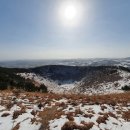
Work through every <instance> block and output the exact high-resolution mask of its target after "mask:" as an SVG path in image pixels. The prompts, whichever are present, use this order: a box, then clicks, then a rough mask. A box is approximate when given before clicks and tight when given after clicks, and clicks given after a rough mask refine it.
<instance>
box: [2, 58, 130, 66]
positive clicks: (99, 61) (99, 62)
mask: <svg viewBox="0 0 130 130" xmlns="http://www.w3.org/2000/svg"><path fill="white" fill-rule="evenodd" d="M43 65H69V66H124V67H129V68H130V57H127V58H118V59H110V58H109V59H108V58H95V59H94V58H92V59H91V58H90V59H69V60H17V61H4V62H0V66H1V67H10V68H31V67H32V68H33V67H38V66H43Z"/></svg>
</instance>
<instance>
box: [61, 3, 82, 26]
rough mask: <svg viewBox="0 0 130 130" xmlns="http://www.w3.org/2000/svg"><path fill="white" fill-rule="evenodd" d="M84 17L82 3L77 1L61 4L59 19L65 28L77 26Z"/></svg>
mask: <svg viewBox="0 0 130 130" xmlns="http://www.w3.org/2000/svg"><path fill="white" fill-rule="evenodd" d="M81 16H82V7H81V3H79V2H78V1H77V0H75V1H74V0H69V1H64V2H62V3H61V5H60V8H59V18H60V20H61V23H63V24H64V25H65V26H76V25H77V24H78V23H79V22H80V20H81Z"/></svg>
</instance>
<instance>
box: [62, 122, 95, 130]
mask: <svg viewBox="0 0 130 130" xmlns="http://www.w3.org/2000/svg"><path fill="white" fill-rule="evenodd" d="M81 123H82V125H77V124H76V123H75V122H73V121H69V122H66V123H65V124H64V125H63V126H62V128H61V130H74V129H77V130H89V129H91V128H92V127H93V125H94V123H92V122H89V123H87V122H81Z"/></svg>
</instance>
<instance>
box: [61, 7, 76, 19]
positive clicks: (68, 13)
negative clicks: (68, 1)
mask: <svg viewBox="0 0 130 130" xmlns="http://www.w3.org/2000/svg"><path fill="white" fill-rule="evenodd" d="M63 16H64V18H65V19H66V20H68V21H71V20H74V19H75V18H76V16H77V10H76V7H75V6H74V5H68V6H66V7H65V9H64V12H63Z"/></svg>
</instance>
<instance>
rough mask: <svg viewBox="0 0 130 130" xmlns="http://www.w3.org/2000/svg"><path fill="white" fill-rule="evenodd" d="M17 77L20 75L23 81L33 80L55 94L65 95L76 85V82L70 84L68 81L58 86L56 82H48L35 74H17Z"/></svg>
mask: <svg viewBox="0 0 130 130" xmlns="http://www.w3.org/2000/svg"><path fill="white" fill-rule="evenodd" d="M17 75H20V76H21V77H23V78H25V79H31V80H34V81H35V82H37V83H39V84H44V85H45V86H47V88H48V90H49V91H51V92H56V93H65V92H68V91H71V90H72V89H73V88H74V87H75V86H77V84H78V82H75V83H71V82H70V81H68V83H67V82H66V83H64V84H61V85H58V83H57V82H54V81H51V80H48V79H46V78H44V77H41V76H39V75H36V74H35V73H18V74H17Z"/></svg>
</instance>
